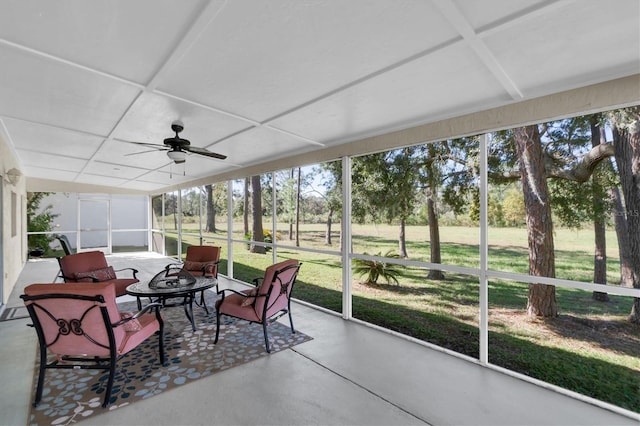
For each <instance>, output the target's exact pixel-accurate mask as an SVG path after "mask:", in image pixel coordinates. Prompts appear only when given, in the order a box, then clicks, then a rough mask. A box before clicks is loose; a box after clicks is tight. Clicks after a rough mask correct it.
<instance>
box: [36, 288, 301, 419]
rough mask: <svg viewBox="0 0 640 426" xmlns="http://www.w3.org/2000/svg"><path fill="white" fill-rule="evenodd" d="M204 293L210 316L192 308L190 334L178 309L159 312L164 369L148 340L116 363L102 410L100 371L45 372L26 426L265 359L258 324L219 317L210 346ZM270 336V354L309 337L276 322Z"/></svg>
mask: <svg viewBox="0 0 640 426" xmlns="http://www.w3.org/2000/svg"><path fill="white" fill-rule="evenodd" d="M207 293H212V294H211V295H210V296H209V295H208V306H209V312H210V314H209V315H207V314H206V312H205V311H204V310H203V309H202V308H200V307H197V306H194V315H195V317H196V326H197V329H196V331H195V332H193V331H192V330H191V324H190V323H189V322H188V320H187V318H186V316H185V314H184V310H183V309H182V307H173V308H165V309H163V313H164V318H165V330H164V331H165V333H164V337H165V339H164V342H165V355H166V358H167V362H166V365H165V366H161V365H160V364H159V360H158V350H157V346H158V340H157V337H156V336H152V337H150V338H149V339H147V340H146V342H144V343H143V344H141V345H140V346H139V347H138V348H136V349H134V350H133V351H131V352H129V353H128V354H126V355H125V356H124V357H122V358H121V359H120V361H119V362H118V364H117V372H116V377H115V381H114V384H113V391H112V393H111V405H109V406H108V407H107V408H102V406H101V404H102V399H103V398H104V391H105V388H106V384H107V378H108V374H106V373H105V372H103V371H102V370H55V369H50V370H47V371H46V373H45V383H44V392H43V396H42V400H41V401H40V403H39V404H38V406H37V407H33V406H31V412H30V418H29V424H30V425H52V424H55V425H69V424H74V423H78V422H79V421H81V420H82V419H84V418H88V417H90V416H95V415H99V414H102V413H106V412H108V411H110V410H117V409H118V408H120V407H124V406H127V405H130V404H135V402H136V401H139V400H143V399H146V398H151V397H153V396H154V395H158V394H160V393H162V392H167V391H169V390H171V389H175V388H178V387H180V386H185V385H188V384H189V383H191V382H193V381H195V380H198V379H201V378H203V377H207V376H210V375H212V374H215V373H217V372H219V371H223V370H227V369H229V368H233V367H236V366H238V365H242V364H245V363H247V362H249V361H252V360H254V359H257V358H260V357H263V356H265V355H269V354H268V353H267V352H266V350H265V347H264V336H263V334H262V326H261V325H259V324H249V323H248V322H247V321H241V320H236V319H234V318H229V317H226V316H223V317H222V319H221V321H222V324H221V327H220V337H219V340H218V343H217V344H216V345H214V344H213V340H214V338H215V333H216V324H215V322H216V319H215V312H214V310H213V309H212V307H213V297H215V294H213V292H207ZM209 298H210V300H209ZM120 308H121V310H127V311H136V307H135V303H131V302H129V303H126V304H123V305H121V306H120ZM294 321H295V318H294ZM269 337H270V343H271V353H275V352H278V351H281V350H284V349H287V348H289V347H291V346H294V345H297V344H300V343H303V342H306V341H308V340H311V337H309V336H307V335H305V334H304V333H301V332H299V331H296V333H295V334H292V333H291V329H290V328H289V327H288V326H285V325H282V324H280V323H277V322H276V323H273V324H271V325H270V326H269ZM35 358H36V361H35V369H34V379H33V390H32V395H31V401H32V402H33V397H34V395H35V388H36V384H37V372H38V356H37V355H36V357H35Z"/></svg>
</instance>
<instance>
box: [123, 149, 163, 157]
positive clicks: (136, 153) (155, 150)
mask: <svg viewBox="0 0 640 426" xmlns="http://www.w3.org/2000/svg"><path fill="white" fill-rule="evenodd" d="M158 151H159V150H158V149H150V150H148V151H140V152H131V153H129V154H125V155H124V156H125V157H128V156H130V155H138V154H146V153H148V152H158ZM162 151H166V150H164V149H163V150H162Z"/></svg>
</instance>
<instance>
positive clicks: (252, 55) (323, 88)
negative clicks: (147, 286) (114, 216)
mask: <svg viewBox="0 0 640 426" xmlns="http://www.w3.org/2000/svg"><path fill="white" fill-rule="evenodd" d="M0 58H1V59H2V61H1V65H0V138H4V139H6V142H7V143H8V144H9V145H10V146H11V147H12V149H13V150H14V151H15V153H16V155H17V156H18V158H19V161H20V163H21V169H22V171H23V173H24V174H25V175H26V176H27V177H28V178H34V179H50V180H53V181H63V182H72V183H75V184H95V185H105V186H109V187H114V188H119V189H120V190H132V191H145V192H157V191H161V190H162V188H166V187H170V186H174V185H177V184H180V183H185V182H189V181H194V180H197V179H202V178H204V177H207V176H215V175H219V174H222V173H227V172H229V171H230V170H234V169H239V168H244V167H249V166H254V165H257V164H260V163H263V162H267V161H272V160H274V159H278V158H284V157H287V156H291V155H296V154H301V153H306V152H311V151H314V150H321V149H324V148H327V147H331V146H333V145H336V144H341V143H345V142H350V141H353V140H355V139H358V138H362V137H364V136H369V135H376V134H383V133H385V132H389V131H391V130H397V129H401V128H403V127H408V126H414V125H417V124H421V123H429V122H433V121H436V120H441V119H444V118H450V117H456V116H460V115H463V114H468V113H472V112H477V111H482V110H486V109H489V108H493V107H498V106H503V105H508V104H510V103H515V102H518V101H522V100H527V99H532V98H535V97H539V96H543V95H548V94H552V93H556V92H560V91H564V90H568V89H573V88H578V87H582V86H586V85H590V84H594V83H599V82H605V81H609V80H613V79H616V78H620V77H625V76H630V75H634V74H638V73H639V72H640V2H638V0H616V1H610V2H603V1H601V0H580V1H528V0H482V1H478V0H432V1H429V0H268V1H266V0H228V1H223V0H212V1H206V0H179V1H178V0H135V1H132V0H91V1H86V0H58V1H50V0H0ZM638 98H639V99H640V95H639V96H638ZM176 119H179V120H181V121H182V122H183V123H184V125H185V130H184V132H183V133H182V134H181V136H182V137H184V138H186V139H189V140H190V141H191V143H192V144H193V145H195V146H198V147H204V148H207V149H210V150H212V151H215V152H219V153H221V154H224V155H226V156H227V157H228V158H227V159H226V160H223V161H222V160H216V159H211V158H206V157H201V156H198V155H193V154H192V155H189V156H188V157H187V162H186V165H185V166H180V165H175V164H172V162H171V161H170V160H169V159H168V158H167V156H166V154H165V152H162V151H153V152H146V153H143V154H137V155H128V154H133V153H137V152H140V151H147V149H146V148H141V147H140V146H137V145H134V144H131V143H128V142H146V143H157V144H162V140H163V139H164V138H166V137H169V136H172V133H171V129H170V126H171V122H172V121H173V120H176Z"/></svg>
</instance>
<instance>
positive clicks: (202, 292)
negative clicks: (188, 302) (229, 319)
mask: <svg viewBox="0 0 640 426" xmlns="http://www.w3.org/2000/svg"><path fill="white" fill-rule="evenodd" d="M196 305H200V306H201V307H203V308H204V311H205V312H206V313H207V315H209V309H208V308H207V304H206V303H204V290H202V291H201V292H200V303H196Z"/></svg>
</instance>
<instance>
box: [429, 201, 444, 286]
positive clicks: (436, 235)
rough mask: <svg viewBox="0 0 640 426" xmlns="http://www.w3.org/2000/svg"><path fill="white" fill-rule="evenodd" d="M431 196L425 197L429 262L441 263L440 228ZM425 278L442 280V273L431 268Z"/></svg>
mask: <svg viewBox="0 0 640 426" xmlns="http://www.w3.org/2000/svg"><path fill="white" fill-rule="evenodd" d="M431 197H432V196H429V198H427V217H428V220H429V240H430V244H429V246H430V249H431V263H442V259H441V258H440V229H439V226H438V215H437V214H436V208H435V203H434V202H433V199H432V198H431ZM427 278H428V279H430V280H444V274H443V273H442V271H441V270H439V269H431V270H429V275H427Z"/></svg>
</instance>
